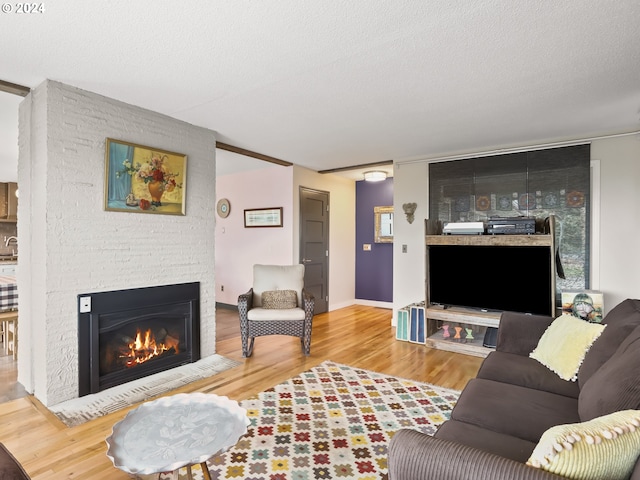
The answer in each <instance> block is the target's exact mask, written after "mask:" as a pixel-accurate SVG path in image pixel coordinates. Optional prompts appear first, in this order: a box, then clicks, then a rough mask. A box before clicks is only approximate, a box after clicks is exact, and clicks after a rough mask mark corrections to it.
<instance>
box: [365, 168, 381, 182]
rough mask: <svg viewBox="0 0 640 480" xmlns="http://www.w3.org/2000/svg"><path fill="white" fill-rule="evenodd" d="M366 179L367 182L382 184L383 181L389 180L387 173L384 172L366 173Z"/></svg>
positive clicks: (373, 171) (372, 171)
mask: <svg viewBox="0 0 640 480" xmlns="http://www.w3.org/2000/svg"><path fill="white" fill-rule="evenodd" d="M364 179H365V181H367V182H381V181H382V180H386V179H387V172H383V171H381V170H371V171H369V172H364Z"/></svg>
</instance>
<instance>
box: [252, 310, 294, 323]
mask: <svg viewBox="0 0 640 480" xmlns="http://www.w3.org/2000/svg"><path fill="white" fill-rule="evenodd" d="M304 316H305V311H304V310H303V309H302V308H283V309H273V308H252V309H251V310H249V311H248V312H247V319H248V320H251V321H261V320H263V321H273V320H304Z"/></svg>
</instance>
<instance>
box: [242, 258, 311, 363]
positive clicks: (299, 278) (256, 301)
mask: <svg viewBox="0 0 640 480" xmlns="http://www.w3.org/2000/svg"><path fill="white" fill-rule="evenodd" d="M314 308H315V299H314V297H313V295H312V294H310V293H309V292H307V291H306V290H304V265H301V264H299V265H254V266H253V287H251V289H249V291H248V292H247V293H244V294H242V295H240V296H239V297H238V313H239V316H240V335H241V337H242V356H243V357H250V356H251V355H252V353H253V343H254V340H255V338H256V337H261V336H264V335H291V336H294V337H300V342H301V343H302V351H303V353H304V354H305V355H309V353H310V351H311V326H312V323H313V310H314Z"/></svg>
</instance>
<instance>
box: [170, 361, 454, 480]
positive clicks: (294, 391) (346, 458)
mask: <svg viewBox="0 0 640 480" xmlns="http://www.w3.org/2000/svg"><path fill="white" fill-rule="evenodd" d="M458 395H459V392H457V391H454V390H448V389H445V388H441V387H436V386H434V385H429V384H426V383H419V382H414V381H411V380H405V379H401V378H396V377H390V376H388V375H384V374H380V373H375V372H370V371H367V370H362V369H357V368H353V367H349V366H346V365H341V364H338V363H333V362H329V361H327V362H324V363H322V364H320V365H318V366H317V367H315V368H312V369H311V370H309V371H306V372H304V373H302V374H300V375H299V376H296V377H294V378H291V379H290V380H287V381H286V382H284V383H282V384H280V385H277V386H276V387H273V388H271V389H269V390H267V391H266V392H262V393H260V394H258V395H257V396H255V397H252V398H250V399H248V400H245V401H243V402H241V403H240V404H241V405H242V406H243V407H244V408H246V409H247V412H248V415H249V418H250V419H251V425H250V426H249V429H248V432H247V434H246V435H245V436H243V437H242V438H241V439H240V441H239V442H238V443H237V444H236V446H235V447H233V448H232V449H230V450H229V451H228V452H226V453H224V454H222V455H219V456H217V457H214V458H212V459H210V460H209V468H210V471H211V477H212V478H213V479H214V480H221V479H229V478H230V479H246V480H317V479H360V480H374V479H385V478H387V446H388V444H389V439H390V438H391V436H392V435H393V433H394V432H395V431H397V430H398V429H400V428H413V429H416V430H419V431H421V432H424V433H427V434H433V433H434V432H435V430H436V428H437V427H438V426H439V425H440V424H441V423H442V422H444V421H445V420H447V419H448V418H449V413H450V411H451V409H452V408H453V405H454V404H455V402H456V400H457V399H458ZM193 474H194V478H197V479H202V478H203V477H202V471H201V470H200V467H199V466H195V467H193ZM183 476H184V477H185V478H186V469H183V470H182V471H181V472H180V478H183ZM162 478H170V477H168V476H163V477H162Z"/></svg>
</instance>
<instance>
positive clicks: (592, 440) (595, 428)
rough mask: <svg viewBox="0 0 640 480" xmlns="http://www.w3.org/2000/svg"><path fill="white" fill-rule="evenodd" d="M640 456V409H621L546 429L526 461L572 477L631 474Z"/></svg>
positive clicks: (600, 479) (613, 478)
mask: <svg viewBox="0 0 640 480" xmlns="http://www.w3.org/2000/svg"><path fill="white" fill-rule="evenodd" d="M638 456H640V411H638V410H622V411H620V412H615V413H612V414H609V415H605V416H602V417H598V418H594V419H593V420H590V421H588V422H583V423H573V424H567V425H557V426H555V427H551V428H550V429H549V430H547V431H546V432H545V433H544V434H543V435H542V437H541V438H540V441H539V442H538V445H537V446H536V448H535V449H534V450H533V453H532V454H531V457H530V458H529V460H528V461H527V465H530V466H532V467H536V468H541V469H543V470H546V471H548V472H551V473H555V474H557V475H562V476H564V477H566V478H571V479H574V480H617V479H627V478H629V477H630V476H631V473H632V472H633V468H634V467H635V464H636V461H637V460H638Z"/></svg>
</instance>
